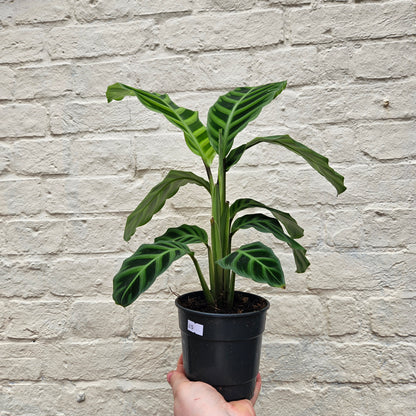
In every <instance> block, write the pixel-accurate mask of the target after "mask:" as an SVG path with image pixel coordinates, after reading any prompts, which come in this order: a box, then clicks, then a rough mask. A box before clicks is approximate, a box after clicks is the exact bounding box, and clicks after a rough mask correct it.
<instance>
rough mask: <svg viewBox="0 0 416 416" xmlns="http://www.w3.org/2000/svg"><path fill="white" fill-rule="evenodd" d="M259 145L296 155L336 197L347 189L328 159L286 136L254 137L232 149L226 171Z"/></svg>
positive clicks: (341, 177)
mask: <svg viewBox="0 0 416 416" xmlns="http://www.w3.org/2000/svg"><path fill="white" fill-rule="evenodd" d="M259 143H272V144H278V145H280V146H283V147H285V148H286V149H288V150H290V151H292V152H294V153H296V154H297V155H299V156H302V157H303V158H304V159H305V160H306V161H307V162H308V163H309V164H310V165H311V166H312V167H313V168H314V169H315V170H316V171H317V172H318V173H320V174H321V175H322V176H323V177H324V178H326V179H327V180H328V181H329V182H330V183H331V184H332V185H333V186H334V187H335V189H336V190H337V192H338V195H339V194H341V193H342V192H344V191H345V190H346V189H347V188H346V187H345V186H344V177H343V176H341V175H340V174H339V173H337V172H336V171H335V170H334V169H332V168H331V167H330V166H329V164H328V159H327V158H326V157H324V156H322V155H320V154H319V153H316V152H315V151H313V150H312V149H310V148H309V147H307V146H305V145H303V144H301V143H299V142H297V141H296V140H293V139H292V138H291V137H290V136H288V135H283V136H268V137H256V138H255V139H253V140H251V141H250V142H248V143H247V144H244V145H242V146H239V147H237V148H235V149H233V150H232V151H231V152H230V154H229V156H228V157H227V160H226V169H227V170H228V169H230V167H231V166H233V165H234V164H235V163H237V162H238V161H239V160H240V158H241V156H242V155H243V153H244V152H245V151H246V150H247V149H249V148H250V147H252V146H255V145H256V144H259Z"/></svg>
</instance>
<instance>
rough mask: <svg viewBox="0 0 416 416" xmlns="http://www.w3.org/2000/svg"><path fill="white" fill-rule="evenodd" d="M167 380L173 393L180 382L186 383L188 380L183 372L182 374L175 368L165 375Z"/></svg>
mask: <svg viewBox="0 0 416 416" xmlns="http://www.w3.org/2000/svg"><path fill="white" fill-rule="evenodd" d="M166 378H167V380H168V383H169V384H170V386H171V387H172V390H173V392H174V393H175V391H177V390H178V388H179V386H180V385H181V384H182V383H186V382H188V381H189V380H188V379H187V378H186V376H185V374H183V373H182V372H179V371H177V370H175V371H170V372H169V373H168V375H167V377H166Z"/></svg>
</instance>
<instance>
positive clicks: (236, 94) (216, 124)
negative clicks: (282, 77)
mask: <svg viewBox="0 0 416 416" xmlns="http://www.w3.org/2000/svg"><path fill="white" fill-rule="evenodd" d="M285 88H286V81H283V82H276V83H273V84H266V85H261V86H258V87H240V88H236V89H234V90H232V91H230V92H229V93H227V94H225V95H223V96H221V97H220V98H219V99H218V100H217V102H216V103H215V104H214V105H213V106H212V107H211V108H210V110H209V112H208V122H207V130H208V135H209V139H210V141H211V145H212V147H213V148H214V149H215V151H216V152H217V153H218V154H221V155H223V156H226V155H227V154H228V152H229V151H230V150H231V148H232V146H233V141H234V138H235V136H236V135H237V134H238V133H239V132H240V131H241V130H243V129H244V128H245V127H246V126H247V124H248V123H249V122H250V121H252V120H254V119H255V118H256V117H257V116H258V115H259V114H260V112H261V110H262V108H263V107H264V106H265V105H267V104H269V103H270V102H271V101H272V100H273V99H274V98H276V97H277V95H279V94H280V93H281V92H282V91H283V90H284V89H285ZM220 136H221V143H220Z"/></svg>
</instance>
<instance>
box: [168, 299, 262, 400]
mask: <svg viewBox="0 0 416 416" xmlns="http://www.w3.org/2000/svg"><path fill="white" fill-rule="evenodd" d="M199 293H202V292H193V293H188V294H185V295H182V296H180V297H178V298H177V299H176V306H177V307H178V311H179V327H180V329H181V332H182V352H183V361H184V368H185V373H186V375H187V377H188V378H189V379H190V380H193V381H203V382H205V383H208V384H210V385H212V386H213V387H215V388H216V389H217V390H218V391H219V392H220V393H221V394H222V395H223V396H224V398H225V399H226V400H227V401H233V400H240V399H251V397H252V396H253V393H254V387H255V385H256V376H257V374H258V372H259V363H260V351H261V340H262V334H263V331H264V327H265V322H266V312H267V309H269V306H270V304H269V302H268V301H267V300H266V299H263V298H260V297H259V296H256V295H252V294H250V293H244V295H245V296H248V297H249V298H250V299H253V300H254V299H256V298H257V299H258V298H260V299H262V300H264V303H265V305H266V306H265V307H264V308H263V309H262V310H259V311H254V312H247V313H234V314H219V313H207V312H199V311H195V310H192V309H188V308H185V307H183V306H182V305H181V302H182V301H183V300H184V299H185V298H187V297H189V296H193V295H196V294H199ZM236 293H237V292H236Z"/></svg>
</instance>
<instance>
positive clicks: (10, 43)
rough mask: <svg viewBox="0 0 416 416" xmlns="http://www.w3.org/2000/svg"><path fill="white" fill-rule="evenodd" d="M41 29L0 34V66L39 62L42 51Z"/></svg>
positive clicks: (42, 34) (42, 35)
mask: <svg viewBox="0 0 416 416" xmlns="http://www.w3.org/2000/svg"><path fill="white" fill-rule="evenodd" d="M44 38H45V32H44V31H43V30H42V29H19V30H8V31H2V33H0V45H2V53H1V55H0V64H12V63H20V62H30V61H40V60H41V59H42V54H43V51H44V44H43V42H44Z"/></svg>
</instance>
